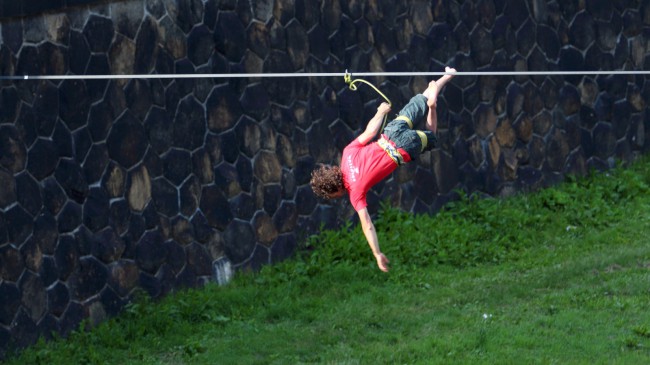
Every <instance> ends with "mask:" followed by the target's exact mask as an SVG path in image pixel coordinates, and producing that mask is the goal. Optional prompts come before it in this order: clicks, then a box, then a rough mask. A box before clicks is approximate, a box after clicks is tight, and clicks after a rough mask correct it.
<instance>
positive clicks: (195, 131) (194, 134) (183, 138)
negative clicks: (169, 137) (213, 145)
mask: <svg viewBox="0 0 650 365" xmlns="http://www.w3.org/2000/svg"><path fill="white" fill-rule="evenodd" d="M204 118H205V114H204V109H203V106H202V105H201V104H199V103H198V102H197V101H196V99H194V98H191V97H188V98H184V99H183V100H181V101H180V103H179V104H178V110H177V113H176V116H175V118H174V123H173V145H174V146H175V147H178V148H183V149H187V150H190V151H192V150H195V149H197V148H199V147H201V146H202V145H203V141H204V139H205V132H206V126H205V121H204Z"/></svg>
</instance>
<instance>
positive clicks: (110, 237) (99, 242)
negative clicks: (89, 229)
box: [92, 227, 126, 264]
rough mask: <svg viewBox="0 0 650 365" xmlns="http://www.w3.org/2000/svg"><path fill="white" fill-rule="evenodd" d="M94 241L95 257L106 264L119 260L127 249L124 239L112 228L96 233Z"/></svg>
mask: <svg viewBox="0 0 650 365" xmlns="http://www.w3.org/2000/svg"><path fill="white" fill-rule="evenodd" d="M93 240H94V245H93V248H92V254H93V256H95V257H96V258H98V259H100V260H101V261H102V262H104V263H106V264H109V263H111V262H114V261H116V260H118V259H119V258H120V257H121V256H122V253H123V252H124V250H125V248H126V245H125V243H124V241H123V240H122V238H121V237H120V236H118V235H117V233H116V232H115V230H114V229H113V228H111V227H107V228H105V229H103V230H101V231H100V232H98V233H96V234H95V235H94V236H93Z"/></svg>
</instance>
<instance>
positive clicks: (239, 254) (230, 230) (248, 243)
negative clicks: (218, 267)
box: [224, 220, 256, 264]
mask: <svg viewBox="0 0 650 365" xmlns="http://www.w3.org/2000/svg"><path fill="white" fill-rule="evenodd" d="M255 246H256V242H255V232H254V230H253V228H252V227H251V225H250V224H249V223H247V222H243V221H240V220H234V221H232V223H230V224H229V225H228V227H227V229H226V230H225V231H224V252H225V253H226V255H227V257H229V258H230V260H232V261H233V263H234V264H238V263H242V262H244V261H246V260H248V259H249V258H250V257H251V255H252V254H253V251H254V249H255Z"/></svg>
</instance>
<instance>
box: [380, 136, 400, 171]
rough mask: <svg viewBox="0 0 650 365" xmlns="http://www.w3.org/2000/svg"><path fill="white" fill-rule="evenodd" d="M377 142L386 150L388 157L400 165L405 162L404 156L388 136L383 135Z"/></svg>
mask: <svg viewBox="0 0 650 365" xmlns="http://www.w3.org/2000/svg"><path fill="white" fill-rule="evenodd" d="M377 144H378V145H379V147H381V148H382V149H383V150H384V151H385V152H386V154H387V155H388V157H390V158H391V159H392V160H393V161H395V163H396V164H397V165H398V166H399V165H403V164H404V157H403V156H402V154H401V153H399V151H398V150H397V148H395V146H393V145H392V144H391V143H390V142H389V141H388V140H387V139H386V137H384V136H381V138H379V140H377Z"/></svg>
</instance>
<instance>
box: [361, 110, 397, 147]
mask: <svg viewBox="0 0 650 365" xmlns="http://www.w3.org/2000/svg"><path fill="white" fill-rule="evenodd" d="M388 112H390V105H388V103H381V105H379V107H378V108H377V114H375V116H374V117H372V119H370V121H369V122H368V126H366V130H365V131H363V133H361V135H360V136H359V137H357V141H359V143H361V144H362V145H365V144H367V143H368V142H370V141H371V140H372V139H373V138H375V136H376V135H377V133H378V132H379V128H381V125H382V123H383V122H384V115H386V114H388Z"/></svg>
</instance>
